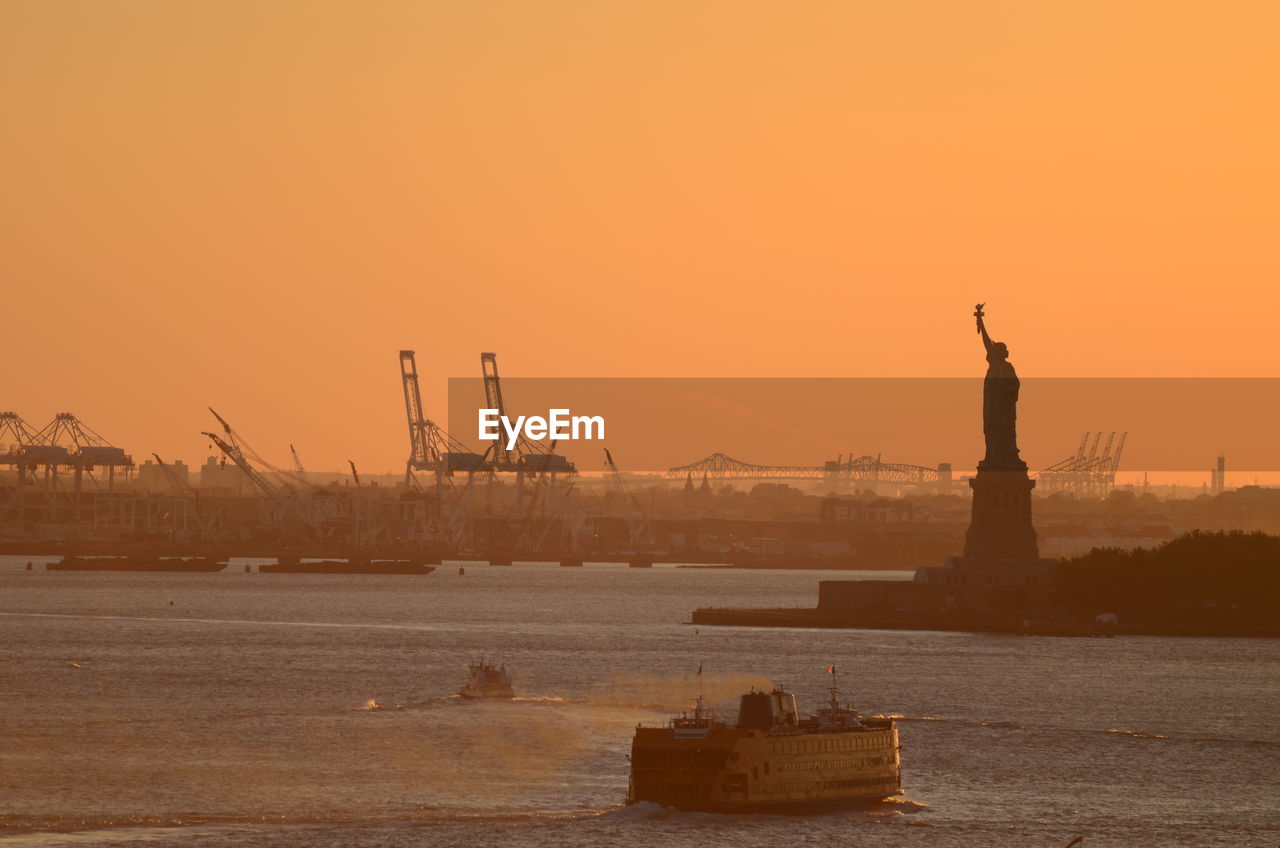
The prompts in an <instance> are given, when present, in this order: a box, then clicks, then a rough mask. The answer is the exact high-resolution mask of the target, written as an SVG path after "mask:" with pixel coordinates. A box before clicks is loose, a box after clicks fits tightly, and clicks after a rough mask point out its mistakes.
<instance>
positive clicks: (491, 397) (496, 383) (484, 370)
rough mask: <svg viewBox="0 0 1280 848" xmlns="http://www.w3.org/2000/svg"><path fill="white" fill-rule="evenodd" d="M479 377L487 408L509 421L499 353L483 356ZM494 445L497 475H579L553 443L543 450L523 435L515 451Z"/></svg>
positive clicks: (501, 443) (501, 445)
mask: <svg viewBox="0 0 1280 848" xmlns="http://www.w3.org/2000/svg"><path fill="white" fill-rule="evenodd" d="M480 374H481V377H482V378H483V380H484V399H485V404H486V406H485V408H486V409H496V410H498V416H499V417H500V418H506V417H507V407H506V404H505V403H504V402H503V400H502V378H501V377H500V376H499V375H498V355H497V354H496V353H493V352H485V353H481V354H480ZM494 444H495V445H496V446H497V449H496V450H495V451H494V457H493V466H494V469H495V470H497V471H515V472H517V473H520V474H565V475H573V474H576V473H577V469H576V468H574V466H573V463H571V462H569V461H568V460H566V459H565V458H564V457H563V456H560V455H559V454H557V453H556V452H555V451H556V443H555V442H551V443H550V446H549V447H543V446H542V445H540V444H538V443H537V442H533V441H531V440H529V439H528V438H526V437H525V436H524V435H523V434H521V436H520V437H519V439H518V440H517V441H516V446H515V449H514V450H510V449H508V448H507V445H506V442H505V440H504V439H502V438H499V439H498V440H497V441H496V442H495V443H494Z"/></svg>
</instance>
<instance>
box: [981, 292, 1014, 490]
mask: <svg viewBox="0 0 1280 848" xmlns="http://www.w3.org/2000/svg"><path fill="white" fill-rule="evenodd" d="M985 305H986V304H984V303H979V304H978V305H977V307H976V308H975V309H974V312H973V315H974V317H975V318H977V319H978V333H979V334H980V335H981V336H982V344H983V345H984V346H985V347H986V349H987V377H986V379H985V380H984V381H983V383H982V432H983V434H984V435H985V436H986V441H987V455H986V457H985V458H984V459H983V460H982V462H980V463H978V468H979V469H983V468H988V469H991V470H993V471H994V470H1007V471H1018V470H1025V469H1026V467H1027V464H1026V463H1025V462H1023V461H1022V459H1021V457H1019V456H1018V434H1017V422H1018V390H1019V389H1020V388H1021V383H1020V382H1019V380H1018V373H1017V372H1016V371H1014V370H1013V363H1012V362H1010V361H1009V348H1008V347H1007V346H1006V345H1005V343H1004V342H993V341H991V337H990V336H988V335H987V326H986V324H984V323H983V321H982V318H983V314H984V313H983V311H982V307H983V306H985Z"/></svg>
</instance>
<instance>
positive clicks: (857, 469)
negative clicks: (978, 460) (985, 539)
mask: <svg viewBox="0 0 1280 848" xmlns="http://www.w3.org/2000/svg"><path fill="white" fill-rule="evenodd" d="M688 475H693V476H696V477H708V478H712V479H716V480H833V479H834V480H838V481H846V480H850V481H852V480H857V481H863V482H868V483H900V484H906V485H911V484H917V485H918V484H928V483H939V482H942V481H943V480H944V479H946V478H949V477H950V469H943V470H940V469H937V468H926V467H925V466H923V465H905V464H903V463H898V462H881V461H880V458H879V457H875V456H860V457H857V458H856V459H854V458H852V457H851V458H849V459H847V460H835V461H832V462H828V463H826V464H824V465H755V464H753V463H750V462H743V461H742V460H740V459H734V458H733V457H731V456H727V455H725V454H723V453H713V454H711V456H708V457H706V458H705V459H700V460H698V461H697V462H694V463H691V464H689V465H681V466H679V467H678V468H671V469H668V471H667V472H666V474H665V475H664V476H665V477H667V478H669V479H670V478H678V477H685V476H688Z"/></svg>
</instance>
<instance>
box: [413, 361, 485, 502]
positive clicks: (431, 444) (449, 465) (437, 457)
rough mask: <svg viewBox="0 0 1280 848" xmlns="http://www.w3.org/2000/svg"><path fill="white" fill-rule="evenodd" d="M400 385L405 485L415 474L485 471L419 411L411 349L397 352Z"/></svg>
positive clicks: (478, 460)
mask: <svg viewBox="0 0 1280 848" xmlns="http://www.w3.org/2000/svg"><path fill="white" fill-rule="evenodd" d="M400 382H401V385H402V386H403V388H404V412H405V418H406V419H407V420H408V423H409V459H408V460H407V461H406V462H405V470H404V479H405V485H406V486H412V485H413V482H414V477H413V472H414V471H434V472H435V474H436V477H437V479H439V478H441V477H447V476H450V475H452V474H453V472H454V471H481V470H484V458H483V457H482V456H481V455H479V454H476V453H473V452H472V451H470V450H468V449H467V446H466V445H464V444H462V443H461V442H459V441H458V440H457V439H455V438H453V437H452V436H450V435H449V434H448V433H447V432H445V431H444V430H443V429H442V428H441V427H440V426H439V425H437V424H436V423H435V422H434V421H432V420H431V419H429V418H427V417H426V415H424V414H423V412H422V391H421V388H420V387H419V385H418V365H417V361H416V359H415V356H414V352H413V351H411V350H402V351H400Z"/></svg>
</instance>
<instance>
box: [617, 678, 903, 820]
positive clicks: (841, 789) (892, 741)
mask: <svg viewBox="0 0 1280 848" xmlns="http://www.w3.org/2000/svg"><path fill="white" fill-rule="evenodd" d="M901 794H902V781H901V760H900V756H899V746H898V729H897V727H896V725H895V724H894V722H893V719H887V718H863V717H862V716H861V715H860V714H859V713H858V711H857V710H854V709H849V708H846V707H844V706H842V705H841V703H840V701H839V699H838V697H837V694H836V690H835V687H834V686H833V687H832V689H831V697H830V700H829V701H828V702H827V703H826V704H825V705H824V706H823V707H822V708H821V709H819V710H818V711H817V712H814V713H812V714H811V715H808V716H806V717H803V718H802V717H801V716H800V715H799V713H798V712H797V709H796V697H795V695H793V694H792V693H790V692H786V691H783V690H782V689H774V690H773V691H771V692H756V691H751V692H748V693H746V694H744V695H743V696H742V698H741V700H740V702H739V706H738V716H737V721H736V722H734V723H733V724H732V725H730V724H729V723H728V722H727V721H726V720H725V719H724V718H722V717H719V716H716V715H713V714H712V713H711V712H709V711H708V710H707V709H706V706H705V704H704V702H703V698H702V697H701V696H699V698H698V701H697V706H696V707H695V709H694V712H693V714H692V715H688V714H685V715H682V716H679V717H676V718H673V719H671V720H670V721H669V722H668V723H667V725H666V726H665V727H637V728H636V735H635V738H634V739H633V740H632V743H631V779H630V786H629V789H628V793H627V803H628V804H634V803H636V802H639V801H651V802H654V803H657V804H663V805H666V806H671V807H676V808H678V809H681V810H697V811H703V812H721V813H736V812H776V813H804V812H819V811H822V810H827V809H837V808H842V807H852V806H862V805H867V804H872V803H875V802H877V801H881V800H884V799H886V798H889V797H891V796H894V795H901Z"/></svg>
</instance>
